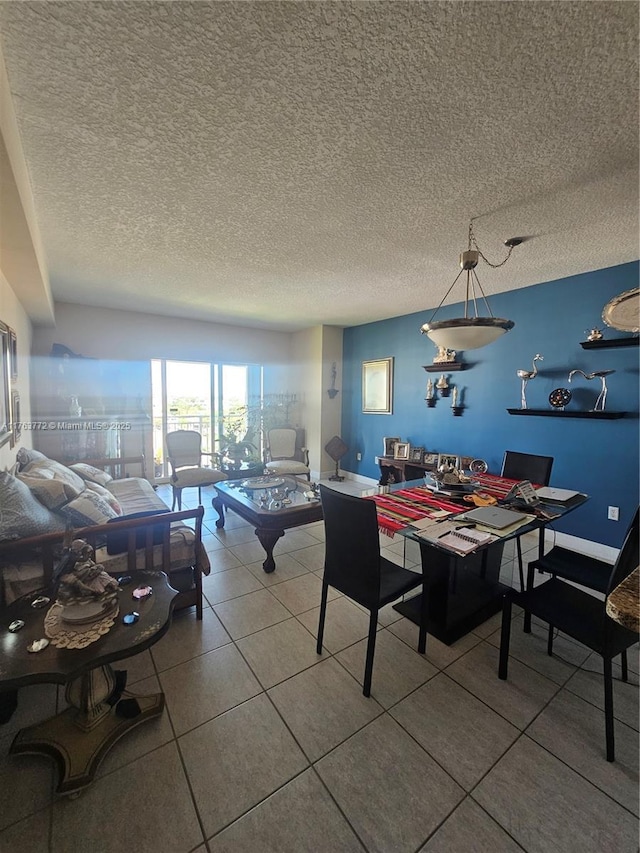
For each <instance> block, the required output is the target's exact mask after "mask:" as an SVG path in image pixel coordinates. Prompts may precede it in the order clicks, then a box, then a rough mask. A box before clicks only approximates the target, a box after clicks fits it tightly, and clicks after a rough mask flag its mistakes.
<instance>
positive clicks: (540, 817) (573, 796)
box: [473, 737, 638, 853]
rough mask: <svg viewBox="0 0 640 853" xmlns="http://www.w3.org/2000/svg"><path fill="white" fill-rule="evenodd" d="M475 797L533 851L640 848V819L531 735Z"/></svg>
mask: <svg viewBox="0 0 640 853" xmlns="http://www.w3.org/2000/svg"><path fill="white" fill-rule="evenodd" d="M473 798H474V799H475V800H477V802H478V803H479V804H480V805H481V806H482V807H483V808H484V809H485V811H487V812H488V813H489V814H490V815H491V816H492V817H493V818H494V819H495V820H497V821H498V822H499V823H500V825H501V826H502V827H504V829H505V830H506V831H507V832H508V833H509V834H510V835H511V836H512V837H513V838H515V840H516V841H517V842H518V843H519V844H520V845H521V846H522V847H523V849H524V850H526V851H528V853H550V851H554V850H562V851H563V853H565V851H566V853H569V851H576V853H578V851H580V853H602V851H603V850H615V851H616V853H637V849H638V822H637V819H636V818H635V817H634V816H633V815H632V814H630V813H629V812H628V811H626V809H623V808H622V806H619V805H618V804H617V803H615V802H613V801H612V800H611V799H610V797H608V796H607V795H606V794H604V793H602V791H599V790H598V789H597V788H596V787H594V786H593V785H592V784H591V783H590V782H588V781H587V780H586V779H583V778H582V777H581V776H579V775H578V774H577V773H576V772H574V771H573V770H571V769H570V768H569V767H567V766H566V765H565V764H563V763H562V762H561V761H560V760H559V759H558V758H555V757H554V756H553V755H550V754H549V753H548V752H547V751H546V750H545V749H543V748H542V747H540V746H538V744H536V743H534V742H533V741H532V740H530V739H529V738H527V737H521V738H519V740H518V741H517V742H516V743H515V744H514V746H513V747H512V748H511V749H510V750H509V752H508V753H507V754H506V755H505V756H504V758H502V759H501V760H500V761H499V762H498V764H497V765H496V766H495V767H494V768H493V770H491V772H490V773H489V774H488V775H487V776H485V778H484V779H483V780H482V781H481V782H480V784H479V785H478V787H477V788H476V789H475V790H474V792H473ZM578 816H579V817H578Z"/></svg>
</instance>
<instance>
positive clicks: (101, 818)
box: [51, 743, 203, 853]
mask: <svg viewBox="0 0 640 853" xmlns="http://www.w3.org/2000/svg"><path fill="white" fill-rule="evenodd" d="M142 791H144V797H141V792H142ZM202 841H203V837H202V832H201V830H200V826H199V824H198V820H197V817H196V812H195V808H194V806H193V802H192V800H191V796H190V794H189V788H188V786H187V780H186V778H185V774H184V769H183V767H182V764H181V762H180V758H179V756H178V750H177V748H176V744H175V743H169V744H167V745H166V746H163V747H160V749H157V750H155V751H154V752H152V753H150V754H149V755H145V756H143V757H142V758H140V759H138V760H137V761H134V762H133V763H131V764H127V765H126V766H125V767H122V768H121V769H119V770H116V771H115V772H114V773H110V774H109V775H108V776H104V777H103V778H102V779H99V780H97V781H96V782H94V783H93V785H91V787H89V788H88V789H87V790H86V791H84V792H83V794H82V796H80V797H78V798H77V799H68V798H64V797H63V798H60V799H59V800H57V801H56V803H55V804H54V806H53V844H52V850H51V853H87V851H89V850H91V851H107V850H108V851H112V850H113V851H115V850H127V849H131V848H132V846H134V849H135V851H136V853H158V851H159V850H167V851H171V853H189V851H191V850H192V849H193V848H194V847H196V846H197V845H198V844H200V843H201V842H202Z"/></svg>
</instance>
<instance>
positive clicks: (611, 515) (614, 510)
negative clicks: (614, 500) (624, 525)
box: [607, 506, 620, 521]
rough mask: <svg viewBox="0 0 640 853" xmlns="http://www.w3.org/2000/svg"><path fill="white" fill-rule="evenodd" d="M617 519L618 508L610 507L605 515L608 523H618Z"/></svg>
mask: <svg viewBox="0 0 640 853" xmlns="http://www.w3.org/2000/svg"><path fill="white" fill-rule="evenodd" d="M619 517H620V507H617V506H610V507H609V512H608V514H607V518H608V519H609V521H618V519H619Z"/></svg>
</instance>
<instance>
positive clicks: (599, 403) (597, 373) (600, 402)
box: [569, 370, 615, 412]
mask: <svg viewBox="0 0 640 853" xmlns="http://www.w3.org/2000/svg"><path fill="white" fill-rule="evenodd" d="M574 373H579V374H580V375H581V376H584V378H585V379H589V380H591V379H596V378H597V379H599V380H600V381H601V382H602V388H601V389H600V394H599V395H598V399H597V400H596V404H595V406H594V407H593V409H592V411H593V412H604V405H605V403H606V400H607V376H609V374H610V373H615V370H594V372H593V373H585V372H584V371H583V370H572V371H571V372H570V373H569V382H571V377H572V376H573V374H574ZM598 407H599V408H598Z"/></svg>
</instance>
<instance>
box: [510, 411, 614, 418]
mask: <svg viewBox="0 0 640 853" xmlns="http://www.w3.org/2000/svg"><path fill="white" fill-rule="evenodd" d="M507 411H508V412H509V414H510V415H530V416H533V417H541V418H591V419H595V420H598V419H600V420H603V421H615V420H617V419H618V418H623V417H624V416H625V415H626V414H627V413H626V412H607V411H604V412H578V411H575V412H572V411H568V412H566V411H564V412H556V411H554V410H553V409H507Z"/></svg>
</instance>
